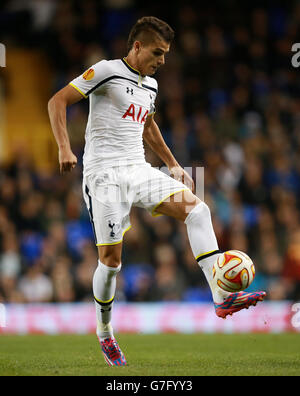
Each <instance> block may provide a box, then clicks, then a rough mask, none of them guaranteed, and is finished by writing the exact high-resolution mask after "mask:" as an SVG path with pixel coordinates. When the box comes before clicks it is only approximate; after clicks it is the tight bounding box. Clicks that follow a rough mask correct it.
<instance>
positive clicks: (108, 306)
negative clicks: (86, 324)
mask: <svg viewBox="0 0 300 396" xmlns="http://www.w3.org/2000/svg"><path fill="white" fill-rule="evenodd" d="M120 270H121V264H120V265H119V266H118V267H116V268H114V267H108V266H107V265H104V264H102V263H101V262H100V260H98V267H97V269H96V271H95V273H94V278H93V293H94V299H95V306H96V316H97V335H98V337H100V338H107V337H112V336H113V328H112V326H111V324H110V321H111V310H112V306H113V301H114V297H115V291H116V277H117V273H118V272H119V271H120Z"/></svg>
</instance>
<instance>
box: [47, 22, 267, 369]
mask: <svg viewBox="0 0 300 396" xmlns="http://www.w3.org/2000/svg"><path fill="white" fill-rule="evenodd" d="M173 37H174V32H173V30H172V29H171V27H170V26H169V25H168V24H167V23H165V22H163V21H161V20H159V19H158V18H156V17H143V18H141V19H139V20H138V21H137V23H136V24H135V25H134V26H133V28H132V30H131V32H130V35H129V38H128V54H127V56H126V57H125V58H123V59H115V60H102V61H100V62H98V63H96V64H95V65H93V66H91V67H90V68H89V69H88V70H87V71H86V72H85V73H84V74H83V75H80V76H79V77H77V78H75V79H74V80H73V81H72V82H70V84H68V85H67V86H66V87H64V88H63V89H61V90H60V91H59V92H57V93H56V94H55V95H54V96H53V97H52V98H51V99H50V101H49V103H48V111H49V117H50V121H51V126H52V130H53V133H54V136H55V138H56V141H57V144H58V148H59V164H60V171H61V172H62V173H64V172H69V171H71V170H72V169H73V168H74V167H75V166H76V163H77V158H76V156H75V155H74V154H73V152H72V149H71V147H70V141H69V137H68V132H67V125H66V108H67V106H70V105H72V104H73V103H75V102H77V101H79V100H81V99H82V98H89V100H90V111H89V117H88V122H87V127H86V134H85V150H84V156H83V167H84V169H83V195H84V199H85V202H86V205H87V208H88V211H89V214H90V219H91V222H92V225H93V230H94V234H95V240H96V245H97V247H98V252H99V261H98V266H97V269H96V271H95V274H94V278H93V293H94V298H95V305H96V316H97V336H98V338H99V341H100V345H101V348H102V352H103V354H104V357H105V360H106V362H107V363H108V364H109V365H116V366H122V365H125V364H126V359H125V357H124V354H123V353H122V351H121V350H120V348H119V345H118V343H117V341H116V339H115V338H114V335H113V329H112V326H111V323H110V322H111V315H112V306H113V301H114V296H115V289H116V276H117V273H118V272H119V271H120V269H121V252H122V242H123V236H124V233H125V232H126V231H127V230H128V229H129V228H130V218H129V214H130V210H131V207H132V206H138V207H142V208H145V209H146V210H148V211H149V212H150V213H151V214H152V215H153V216H158V215H167V216H171V217H174V218H175V219H177V220H180V221H183V222H184V223H185V224H186V227H187V233H188V238H189V241H190V245H191V249H192V251H193V254H194V256H195V259H196V260H197V261H198V263H199V265H200V267H201V268H202V270H203V272H204V274H205V276H206V278H207V281H208V283H209V285H210V288H211V292H212V296H213V300H214V303H215V308H216V314H217V315H218V316H220V317H226V315H228V314H232V313H235V312H237V311H239V310H241V309H243V308H248V307H249V306H250V305H256V303H257V301H259V300H263V298H264V296H265V293H264V292H257V293H245V292H239V293H227V292H225V291H223V290H222V289H220V288H219V287H218V286H217V285H215V284H214V283H213V280H212V268H213V264H214V263H215V261H216V260H217V258H218V257H219V255H220V254H221V252H220V250H219V247H218V243H217V240H216V237H215V233H214V230H213V226H212V222H211V215H210V210H209V208H208V206H207V205H206V204H205V203H204V202H203V201H201V200H200V199H199V198H198V197H197V196H196V195H194V194H193V192H192V191H193V188H194V185H193V180H192V178H191V177H190V176H189V175H188V174H187V173H186V172H185V171H184V169H183V168H182V167H181V166H180V165H179V164H178V162H177V161H176V159H175V158H174V156H173V155H172V153H171V151H170V150H169V148H168V147H167V145H166V144H165V142H164V139H163V137H162V134H161V132H160V129H159V127H158V125H157V124H156V122H155V120H154V114H155V99H156V95H157V92H158V87H157V82H156V80H155V79H154V78H153V77H152V75H154V74H155V72H156V71H157V69H158V68H159V67H160V66H162V65H163V64H164V63H165V56H166V54H167V53H168V52H169V50H170V44H171V42H172V40H173ZM143 139H144V140H145V141H146V142H147V143H148V145H149V146H150V148H151V149H152V150H153V151H154V152H155V153H156V154H157V155H158V156H159V157H160V158H161V160H162V161H163V162H164V163H165V164H166V166H167V167H168V169H169V171H170V175H171V176H172V177H170V176H168V175H166V174H165V173H163V172H161V171H159V170H157V169H155V168H153V167H151V165H150V164H149V163H147V162H146V161H145V156H144V147H143Z"/></svg>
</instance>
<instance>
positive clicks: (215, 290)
mask: <svg viewBox="0 0 300 396" xmlns="http://www.w3.org/2000/svg"><path fill="white" fill-rule="evenodd" d="M185 224H186V226H187V233H188V237H189V241H190V245H191V248H192V251H193V254H194V257H195V258H196V260H197V262H198V264H199V266H200V268H201V269H202V271H203V272H204V275H205V277H206V279H207V281H208V284H209V286H210V288H211V292H212V295H213V300H214V302H215V303H221V302H223V301H224V299H225V298H226V297H227V296H228V295H229V293H227V292H224V291H223V290H221V289H220V288H219V287H218V286H217V287H215V286H214V284H213V281H212V280H213V276H212V269H213V265H214V263H215V261H216V260H217V258H218V257H219V255H220V254H221V251H220V250H219V247H218V242H217V239H216V235H215V232H214V230H213V225H212V221H211V214H210V210H209V207H208V206H207V205H206V204H205V203H204V202H201V203H199V204H198V205H197V206H195V207H194V208H193V209H192V210H191V212H190V213H189V214H188V216H187V218H186V219H185Z"/></svg>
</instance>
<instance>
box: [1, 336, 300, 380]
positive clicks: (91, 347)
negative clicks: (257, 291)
mask: <svg viewBox="0 0 300 396" xmlns="http://www.w3.org/2000/svg"><path fill="white" fill-rule="evenodd" d="M116 338H117V340H118V341H119V344H120V346H121V348H122V350H123V352H124V353H125V356H126V358H127V361H128V366H126V367H109V366H107V365H106V363H105V362H104V359H103V357H102V353H101V352H100V347H99V345H98V340H97V338H96V336H94V335H58V336H44V335H36V336H34V335H30V336H7V335H1V336H0V376H41V375H42V376H45V375H47V376H48V375H49V376H61V375H63V376H87V375H89V376H206V375H207V376H208V375H212V376H216V375H222V376H224V375H225V376H227V375H228V376H229V375H230V376H233V375H239V376H245V375H260V376H262V375H263V376H265V375H272V376H273V375H276V376H283V375H293V376H299V375H300V334H239V335H234V334H191V335H187V334H159V335H134V334H120V335H117V336H116Z"/></svg>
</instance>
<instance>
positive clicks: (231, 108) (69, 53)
mask: <svg viewBox="0 0 300 396" xmlns="http://www.w3.org/2000/svg"><path fill="white" fill-rule="evenodd" d="M225 3H226V4H225ZM168 4H169V3H168V2H166V4H164V3H162V2H160V3H159V2H156V1H153V2H151V3H149V5H141V2H137V1H136V2H135V1H133V0H106V1H102V2H99V1H96V0H86V1H84V2H81V1H72V0H65V1H54V0H51V1H50V0H39V1H36V0H32V1H27V2H22V1H6V2H5V1H4V2H3V5H2V6H1V7H2V11H1V18H0V20H1V23H0V34H1V37H4V38H5V37H6V38H7V39H8V40H10V41H11V42H15V43H18V45H21V46H23V47H32V46H35V47H37V48H40V49H41V50H43V51H44V52H45V56H48V58H49V63H50V64H51V65H52V68H53V70H54V71H55V73H54V76H55V78H54V80H53V92H51V93H49V97H50V96H51V94H52V93H54V92H56V91H57V90H58V89H59V88H61V87H63V86H64V85H66V84H67V83H68V82H69V81H70V80H72V79H73V78H74V77H75V76H77V75H79V74H81V73H82V72H83V71H84V70H85V69H86V68H88V67H89V66H90V65H92V64H94V63H96V62H97V61H99V60H101V59H114V58H121V57H123V56H126V54H127V53H126V42H127V35H128V32H129V29H130V27H131V26H132V24H133V23H134V22H135V21H136V19H137V18H138V17H141V16H143V15H155V16H157V17H160V18H161V19H164V20H166V21H167V22H169V24H170V25H171V26H172V27H173V28H174V30H175V33H176V37H175V42H174V43H173V45H172V47H171V51H170V53H169V54H168V55H167V59H166V65H165V66H164V67H162V68H161V70H160V71H159V72H158V74H157V76H156V78H157V80H158V84H159V94H158V98H157V102H156V109H157V112H156V116H155V119H156V121H157V123H158V125H159V126H160V128H161V130H162V133H163V135H164V137H165V140H166V142H167V144H168V145H169V147H170V148H171V150H172V152H173V153H174V155H175V157H176V158H177V160H178V161H179V163H180V164H181V165H182V166H183V167H193V169H195V168H196V167H204V198H205V201H206V203H207V204H208V205H209V207H210V208H211V212H212V216H213V223H214V228H215V232H216V235H217V238H218V241H219V245H220V249H223V250H228V249H238V250H242V251H244V252H246V253H248V254H249V255H250V257H251V258H252V259H253V261H254V263H255V266H256V271H257V275H256V278H255V281H254V282H253V284H252V285H251V286H250V288H249V290H250V289H251V290H254V289H256V290H258V289H260V290H266V291H267V293H268V298H269V299H270V300H282V299H291V300H295V301H296V300H299V299H300V161H299V155H300V79H299V72H300V68H298V69H297V68H295V67H293V66H292V64H291V58H292V55H293V53H292V52H291V47H292V44H293V43H295V42H297V37H298V38H299V37H300V34H299V33H300V31H299V30H300V29H299V27H300V2H299V1H289V2H288V3H287V2H276V1H274V2H272V5H269V6H266V7H263V6H262V4H263V2H255V1H252V2H251V3H250V2H239V1H236V0H228V1H226V2H224V1H216V2H214V4H213V6H210V5H207V4H202V3H201V2H199V4H198V3H191V4H189V2H188V1H186V2H182V1H179V2H176V1H174V2H172V5H173V6H172V9H170V8H169V5H168ZM12 21H22V24H21V25H20V24H19V25H14V24H12ZM16 26H19V28H17V27H16ZM5 29H6V30H5ZM2 41H3V39H2ZM298 41H299V40H298ZM87 111H88V101H81V102H79V103H78V104H76V105H73V106H72V107H70V109H69V111H68V126H69V134H70V138H71V142H72V148H73V150H74V152H75V153H76V154H77V156H78V158H79V164H78V167H77V168H76V169H75V170H74V172H72V173H71V174H68V175H64V176H60V175H59V174H58V173H57V172H54V173H53V175H50V176H49V175H48V176H45V175H43V174H41V173H40V172H39V171H38V169H37V168H36V166H35V164H32V163H31V160H30V156H28V155H27V154H26V153H25V152H19V153H18V154H17V155H16V159H15V161H13V163H11V164H2V165H1V167H0V301H7V302H36V301H49V302H51V301H55V302H56V301H59V302H68V301H90V300H91V299H92V290H91V289H92V277H93V273H94V270H95V268H96V265H97V251H96V247H95V245H94V241H93V233H92V228H91V225H90V222H89V218H88V212H87V210H86V207H85V204H84V202H83V198H82V191H81V166H82V164H81V157H82V150H83V144H84V129H85V124H86V117H87ZM146 153H147V159H148V161H149V162H151V163H152V164H153V165H154V166H160V165H162V164H161V162H160V161H159V160H158V158H157V157H156V156H155V155H154V154H153V153H152V152H151V151H150V150H149V149H148V148H147V147H146ZM131 223H132V229H131V230H130V231H129V232H128V233H127V234H126V236H125V243H124V250H123V257H122V271H121V272H120V273H119V275H118V286H117V290H118V292H117V294H118V295H117V299H118V300H120V301H174V300H175V301H176V300H178V301H211V295H210V292H209V289H208V287H207V284H206V281H205V278H204V276H203V274H202V272H201V270H200V268H199V266H198V264H197V263H196V261H195V259H194V257H193V255H192V252H191V249H190V246H189V242H188V238H187V235H186V228H185V225H184V224H181V223H179V222H177V221H175V220H173V219H171V218H168V217H165V216H162V217H157V218H152V217H151V216H150V215H149V214H148V213H147V212H146V211H143V210H141V209H137V208H134V209H133V210H132V213H131Z"/></svg>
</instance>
